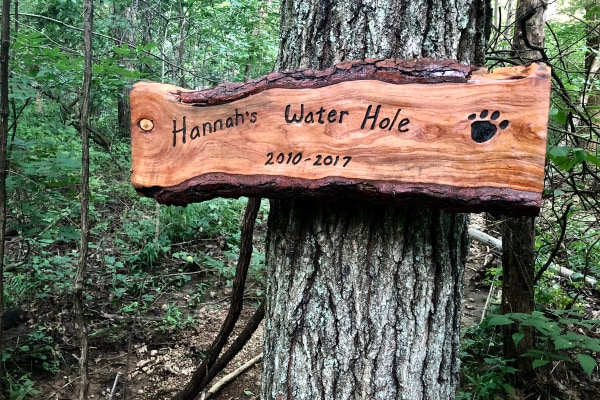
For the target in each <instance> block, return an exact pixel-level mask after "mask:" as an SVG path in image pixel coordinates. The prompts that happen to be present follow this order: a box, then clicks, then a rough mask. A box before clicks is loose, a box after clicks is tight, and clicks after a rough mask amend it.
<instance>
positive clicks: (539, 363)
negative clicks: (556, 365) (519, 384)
mask: <svg viewBox="0 0 600 400" xmlns="http://www.w3.org/2000/svg"><path fill="white" fill-rule="evenodd" d="M549 362H550V361H548V360H533V362H532V363H531V365H532V366H533V368H539V367H543V366H544V365H546V364H548V363H549Z"/></svg>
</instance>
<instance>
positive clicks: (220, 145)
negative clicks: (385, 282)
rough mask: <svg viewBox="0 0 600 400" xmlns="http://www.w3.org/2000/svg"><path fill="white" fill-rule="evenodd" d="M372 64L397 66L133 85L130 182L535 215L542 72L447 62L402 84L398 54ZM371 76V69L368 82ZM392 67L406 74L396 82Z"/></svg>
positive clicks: (164, 192)
mask: <svg viewBox="0 0 600 400" xmlns="http://www.w3.org/2000/svg"><path fill="white" fill-rule="evenodd" d="M373 62H379V63H381V62H385V63H387V64H388V65H387V67H389V66H390V65H392V64H393V63H394V62H396V64H397V65H402V66H404V67H405V68H404V69H403V70H401V68H396V69H394V68H393V65H392V66H391V67H389V68H387V69H385V71H386V74H387V76H388V78H386V79H380V78H378V77H377V74H376V73H372V72H371V73H370V75H369V73H363V74H362V75H361V74H357V73H349V74H348V77H349V78H348V79H347V80H344V71H345V70H344V69H343V68H340V69H338V70H335V71H336V74H338V75H339V76H338V75H336V78H335V79H330V81H332V82H333V83H331V82H328V81H327V79H322V78H319V79H318V80H317V78H315V73H317V74H318V72H315V71H300V72H299V73H297V74H296V78H294V79H292V80H291V81H290V80H288V81H285V82H283V83H282V82H281V77H282V76H281V74H279V75H277V74H275V75H274V74H272V75H269V76H271V77H272V79H271V78H269V76H267V77H263V78H260V79H259V80H255V81H254V82H249V83H248V84H243V85H242V84H229V86H226V85H223V86H221V87H218V88H215V89H211V90H212V92H211V90H208V91H200V92H192V91H186V90H184V89H181V88H177V87H174V86H170V85H165V84H159V83H150V82H141V83H138V84H136V85H135V86H134V88H133V90H132V91H131V118H132V133H131V138H132V183H133V185H134V187H135V188H136V189H137V190H138V192H140V193H142V194H145V195H148V196H153V197H155V198H156V199H157V200H158V201H160V202H164V203H170V204H186V203H189V202H194V201H201V200H205V199H208V198H212V197H216V196H227V197H238V196H240V195H255V196H258V195H260V196H266V197H269V196H275V197H285V196H326V197H336V196H344V195H348V196H369V197H372V198H375V199H380V200H384V201H388V200H391V201H394V200H407V199H408V200H417V201H426V202H429V203H431V204H434V205H436V204H437V205H440V206H442V207H445V208H451V209H455V210H463V211H480V210H491V211H494V210H497V211H508V212H511V213H513V214H515V213H516V214H520V213H522V214H535V213H536V212H537V210H538V208H539V206H540V202H541V191H542V189H543V181H544V161H545V152H546V129H547V118H548V116H547V115H548V106H549V92H550V70H549V68H548V67H545V66H541V65H537V64H533V65H530V66H526V67H511V68H498V69H496V70H494V71H493V72H492V73H488V72H487V71H485V70H472V69H465V68H464V67H462V66H457V67H454V66H450V67H448V68H447V69H446V70H444V71H442V72H439V71H438V70H435V71H437V72H435V71H434V72H433V73H430V72H428V73H429V75H430V76H429V77H427V76H423V77H420V78H419V80H418V81H417V82H418V83H413V82H415V81H414V80H412V81H411V80H410V79H412V78H410V76H409V75H410V72H411V69H410V66H408V67H406V63H405V62H404V63H405V64H401V63H399V62H397V61H395V60H379V61H377V60H374V61H373ZM432 63H433V62H432ZM354 67H355V66H352V68H354ZM352 68H350V69H352ZM361 68H362V67H361ZM419 68H421V69H423V65H420V66H419ZM355 69H356V68H355ZM381 70H382V69H381V68H375V72H377V73H379V74H380V75H379V76H382V75H381ZM340 71H341V72H340ZM407 71H408V72H407ZM394 74H396V75H397V76H400V77H403V76H409V78H408V79H407V80H405V81H401V82H400V81H398V79H397V77H395V75H394ZM444 74H445V75H446V76H447V77H448V79H447V80H446V81H443V78H444ZM413 75H414V74H413ZM425 75H427V74H425ZM284 77H285V76H284ZM440 77H441V78H442V79H440ZM261 79H262V80H261ZM278 79H279V81H278ZM440 80H442V82H440ZM315 82H316V83H315ZM391 82H397V83H391ZM427 82H434V83H427ZM257 87H258V89H257ZM217 89H219V91H217ZM215 93H216V94H215ZM232 94H233V95H232ZM203 99H204V100H203ZM206 99H210V101H206ZM211 104H212V105H211Z"/></svg>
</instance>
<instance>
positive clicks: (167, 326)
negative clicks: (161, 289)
mask: <svg viewBox="0 0 600 400" xmlns="http://www.w3.org/2000/svg"><path fill="white" fill-rule="evenodd" d="M193 325H195V321H194V319H193V318H192V317H190V316H187V317H184V314H183V313H182V312H181V310H180V309H179V307H178V306H177V305H174V304H168V305H167V306H166V307H165V316H164V317H163V318H162V322H161V324H160V326H159V327H158V330H159V331H168V332H171V331H178V330H182V329H184V328H186V327H188V326H193Z"/></svg>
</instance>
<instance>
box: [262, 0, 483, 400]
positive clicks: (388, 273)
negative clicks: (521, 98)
mask: <svg viewBox="0 0 600 400" xmlns="http://www.w3.org/2000/svg"><path fill="white" fill-rule="evenodd" d="M463 4H464V6H463ZM463 7H465V8H464V9H463ZM490 17H491V10H490V9H489V8H486V7H485V6H484V2H483V1H476V2H470V1H467V2H466V3H463V2H461V3H458V2H455V1H444V2H442V1H435V0H434V1H429V2H427V3H422V4H417V3H416V2H413V1H373V0H371V1H363V2H360V3H356V2H344V1H327V2H325V1H318V0H311V1H300V0H289V1H284V2H283V4H282V23H281V37H282V42H281V45H280V52H279V57H278V62H277V67H276V68H277V69H279V70H285V69H296V68H300V67H308V68H316V69H321V68H326V67H330V66H332V65H333V64H334V63H336V62H340V61H344V60H350V59H362V58H366V57H384V58H414V57H425V56H427V57H434V58H454V59H458V60H459V61H461V62H465V63H477V64H482V63H483V54H484V48H485V39H486V35H487V34H488V33H489V22H490V21H491V20H490ZM432 162H433V160H432ZM466 220H467V218H466V216H464V215H455V214H449V213H445V212H441V211H437V210H432V209H429V208H425V207H422V206H419V205H417V204H415V205H412V206H409V207H406V208H396V207H392V206H387V205H383V206H382V205H378V206H374V205H372V204H369V203H367V202H351V201H347V200H344V199H343V198H340V199H339V201H336V202H328V203H325V202H319V201H300V200H289V201H288V200H273V201H271V211H270V214H269V229H268V236H267V269H268V271H267V277H268V281H267V289H266V297H267V304H266V332H265V339H264V341H265V342H264V361H263V382H262V398H263V399H331V398H335V399H379V398H380V399H394V398H397V399H421V398H430V399H450V398H453V397H454V390H455V387H456V385H457V383H458V354H459V320H460V305H461V284H460V282H461V278H462V273H463V268H464V263H465V260H466V255H467V244H468V239H467V238H468V236H467V228H466Z"/></svg>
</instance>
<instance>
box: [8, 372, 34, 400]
mask: <svg viewBox="0 0 600 400" xmlns="http://www.w3.org/2000/svg"><path fill="white" fill-rule="evenodd" d="M4 382H5V383H6V385H7V389H6V392H7V394H8V399H9V400H25V399H33V398H36V397H35V396H37V395H39V394H40V391H39V390H37V389H35V388H34V383H33V381H32V380H31V374H23V375H18V374H8V375H6V376H5V379H4Z"/></svg>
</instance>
